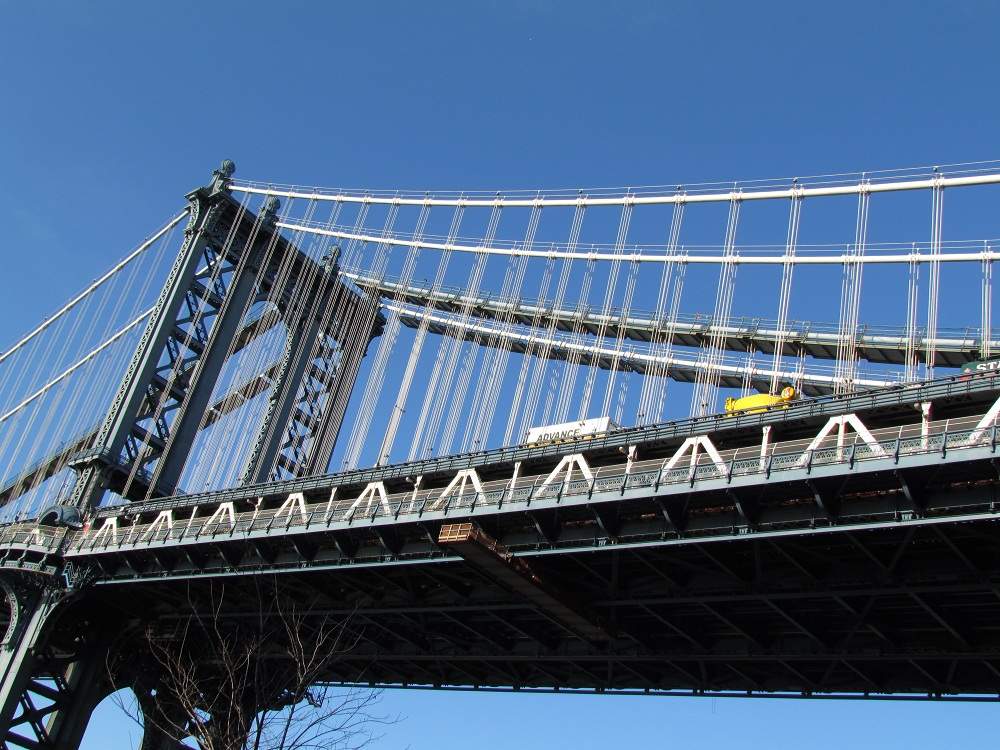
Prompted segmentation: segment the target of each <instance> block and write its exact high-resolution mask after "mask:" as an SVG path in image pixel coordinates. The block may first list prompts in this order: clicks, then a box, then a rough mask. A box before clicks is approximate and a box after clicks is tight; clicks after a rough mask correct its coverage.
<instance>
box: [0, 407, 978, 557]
mask: <svg viewBox="0 0 1000 750" xmlns="http://www.w3.org/2000/svg"><path fill="white" fill-rule="evenodd" d="M981 419H982V417H981V416H970V417H963V418H958V419H950V420H940V421H936V422H930V423H928V424H927V425H926V426H923V427H922V426H921V425H920V424H910V425H904V426H901V427H889V428H883V429H878V430H873V431H872V432H871V433H868V434H867V435H865V436H862V435H861V434H859V433H848V432H840V431H838V430H833V431H831V433H830V434H829V435H828V436H826V437H824V438H823V439H821V440H820V439H813V440H793V441H784V442H776V443H774V444H773V445H771V446H768V447H767V449H766V450H764V451H762V450H761V449H760V447H759V446H754V447H743V448H737V449H730V450H724V451H718V452H716V453H715V455H714V456H713V455H712V454H711V452H710V451H708V450H700V451H699V450H695V451H689V452H687V453H685V454H680V455H678V456H674V457H671V458H667V459H659V458H658V459H655V460H642V461H633V462H631V463H621V464H615V465H612V466H603V467H599V468H595V469H594V470H593V471H592V472H589V473H590V474H591V476H589V477H587V476H584V473H583V472H582V471H581V470H580V469H579V468H578V469H577V470H576V471H573V472H572V473H570V472H566V473H563V474H561V475H559V476H552V475H541V474H539V475H529V476H524V477H520V478H518V479H516V480H515V481H511V480H498V481H492V482H486V483H483V484H481V485H480V486H481V488H482V491H478V490H472V489H469V491H467V492H454V491H444V490H442V489H441V488H437V489H430V490H419V489H418V490H415V491H414V490H410V491H407V492H400V493H392V494H386V495H384V496H383V495H381V494H380V493H379V492H378V491H375V490H373V489H372V488H369V490H368V491H366V492H364V493H362V494H361V495H359V496H358V497H346V498H337V497H336V496H333V497H330V498H329V499H328V500H327V501H325V502H311V503H307V502H305V500H304V499H303V500H301V501H298V500H295V501H294V502H293V500H292V499H291V498H290V500H289V502H287V503H285V504H284V505H283V506H282V507H281V508H277V509H274V508H271V509H261V508H260V507H259V505H258V507H256V508H254V509H252V510H243V511H242V512H240V511H238V509H237V508H236V506H235V505H231V506H229V507H228V508H227V507H225V504H223V505H217V506H214V507H211V506H210V507H207V508H205V509H198V508H195V509H194V510H193V511H192V512H191V514H190V516H189V517H188V518H184V519H180V518H179V519H172V517H171V520H170V521H169V522H168V520H167V518H166V517H164V516H163V514H161V515H160V516H158V517H157V520H155V521H153V522H151V523H142V522H139V518H138V517H136V518H135V519H134V522H133V523H132V524H131V525H127V526H121V527H119V526H118V525H117V519H116V520H115V525H114V527H113V529H112V530H109V529H108V528H104V527H101V528H95V529H91V530H90V531H89V532H88V533H86V534H84V533H80V532H70V538H69V542H70V548H71V549H72V550H75V551H86V550H95V551H96V550H100V549H102V548H120V547H128V546H146V545H151V544H156V543H163V542H167V541H180V540H185V541H199V540H205V539H216V538H227V537H240V536H245V535H249V534H251V533H261V532H264V533H267V532H291V533H295V532H299V531H304V530H307V529H313V528H323V527H330V526H332V525H334V524H337V525H338V526H344V525H347V526H356V525H361V524H364V523H365V522H369V523H370V522H372V521H375V520H377V519H382V520H385V519H387V518H392V519H395V520H399V521H403V520H413V519H415V518H418V517H420V516H422V515H423V514H426V513H432V512H433V513H441V514H444V515H460V514H463V513H469V512H472V511H473V510H475V509H477V508H479V509H482V508H487V507H488V508H495V509H496V510H498V511H499V510H501V509H505V508H506V509H517V508H524V509H528V508H530V507H531V504H532V503H533V502H537V501H541V500H546V501H551V500H553V499H556V500H558V501H563V500H572V499H574V498H575V499H579V498H580V497H581V496H586V497H588V498H590V497H593V496H595V495H603V496H605V498H606V496H607V493H619V494H621V495H625V493H626V492H629V491H633V490H643V489H649V488H654V489H659V488H660V487H668V486H670V485H678V484H686V485H689V486H690V485H694V484H695V483H697V482H701V481H705V480H725V481H727V482H732V481H733V480H734V479H740V478H744V477H754V476H757V477H762V478H763V479H764V480H765V481H766V480H768V479H777V480H780V479H781V478H782V477H783V476H787V474H788V473H789V472H792V471H810V472H811V471H812V470H814V469H818V468H821V467H825V466H834V465H844V464H846V465H851V466H853V465H854V464H855V463H861V462H867V461H873V460H879V459H893V460H896V461H898V460H899V459H900V458H902V457H906V456H914V455H920V454H942V453H947V452H950V451H955V450H958V451H961V450H965V449H969V448H976V447H981V446H983V445H990V444H991V443H993V444H995V442H996V440H997V427H996V424H995V423H994V424H989V425H986V426H985V427H984V426H982V425H981V424H980V422H981ZM547 480H548V481H547ZM470 485H471V481H470V482H469V483H467V486H470ZM108 522H110V519H107V520H106V523H108ZM36 528H37V527H32V526H30V525H23V526H22V527H18V528H14V527H7V528H5V529H3V530H2V534H3V535H0V544H3V543H4V540H5V539H8V538H9V539H11V540H14V539H17V540H19V541H20V542H21V543H29V542H30V543H37V542H36V541H34V540H37V538H38V537H37V535H36V536H34V537H33V536H32V534H33V533H34V532H33V529H36Z"/></svg>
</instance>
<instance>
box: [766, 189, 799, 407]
mask: <svg viewBox="0 0 1000 750" xmlns="http://www.w3.org/2000/svg"><path fill="white" fill-rule="evenodd" d="M797 189H798V190H801V188H800V186H799V184H798V179H795V180H793V181H792V193H793V195H792V199H791V204H790V205H789V209H788V234H787V236H786V238H785V257H786V258H787V259H788V260H786V261H785V262H784V264H783V265H782V267H781V291H780V293H779V294H778V330H777V332H776V334H775V342H774V357H773V359H772V362H773V365H772V368H771V369H772V370H774V373H773V374H772V375H771V393H777V392H778V377H779V376H778V373H780V372H781V357H782V355H783V354H784V348H785V339H786V338H787V337H788V306H789V302H790V300H791V296H792V275H793V273H794V271H795V264H794V263H793V262H792V261H791V259H792V258H793V257H794V256H795V248H796V246H797V245H798V242H799V219H800V217H801V215H802V195H801V192H799V193H798V194H796V192H797Z"/></svg>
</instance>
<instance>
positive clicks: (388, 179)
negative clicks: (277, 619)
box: [0, 0, 1000, 750]
mask: <svg viewBox="0 0 1000 750" xmlns="http://www.w3.org/2000/svg"><path fill="white" fill-rule="evenodd" d="M0 14H2V16H0V17H2V18H3V23H2V24H0V69H2V71H3V74H2V75H0V103H2V106H0V225H2V226H3V228H4V229H3V232H2V234H0V253H2V257H3V260H4V261H5V262H4V271H5V277H4V283H3V290H4V294H3V295H0V342H6V341H11V340H12V339H13V338H14V337H15V336H16V335H17V333H19V332H21V331H23V330H25V329H26V328H27V327H28V326H29V325H30V324H32V323H34V322H36V321H37V320H38V319H39V318H40V317H41V316H42V315H44V314H46V313H48V312H51V311H52V310H53V309H54V308H55V307H56V306H57V303H58V302H59V301H60V300H63V299H65V298H66V297H67V296H68V295H69V294H71V293H72V292H73V291H75V290H77V289H79V288H80V287H81V286H82V285H83V283H84V282H85V281H87V280H89V279H90V278H92V277H93V276H94V275H96V273H97V272H98V269H101V268H104V267H106V266H107V265H108V264H109V263H110V261H111V260H112V259H115V258H118V257H120V256H121V255H122V254H123V253H124V252H125V250H126V249H127V248H128V247H130V246H131V245H133V244H134V243H135V241H136V240H138V239H139V238H141V237H142V236H144V235H145V234H146V233H147V232H148V231H149V230H151V229H152V228H153V227H154V226H156V225H157V224H158V223H159V222H161V221H162V220H163V219H164V218H165V217H166V216H167V215H168V213H170V212H171V211H172V210H173V209H174V208H175V207H177V206H179V205H180V203H181V197H182V195H183V193H184V192H185V191H186V190H188V189H190V188H192V187H194V186H196V185H199V184H202V183H203V182H205V181H206V179H207V177H208V174H209V172H210V171H211V169H212V168H213V167H214V166H215V165H216V164H217V163H218V161H219V160H220V159H222V158H232V159H234V160H235V161H236V162H237V164H238V166H239V175H240V176H243V177H248V178H260V179H268V180H274V181H278V182H295V183H299V184H320V185H347V186H361V187H373V188H378V187H394V188H395V187H410V188H451V187H461V188H476V187H481V188H496V187H538V186H576V185H585V186H594V185H628V184H650V183H674V182H692V181H696V180H706V179H716V178H718V179H734V178H753V177H768V176H776V175H790V174H803V173H809V174H815V173H819V172H826V171H846V170H859V169H875V168H880V167H897V166H906V165H912V164H933V163H946V162H957V161H967V160H978V159H991V158H997V157H1000V146H998V144H997V134H998V132H1000V127H998V125H1000V98H998V97H997V96H996V95H995V90H996V81H997V79H998V75H997V74H998V68H1000V63H998V58H997V54H996V39H995V36H996V29H997V27H998V22H1000V4H997V3H975V2H964V3H934V4H931V3H912V2H905V3H904V2H898V3H884V4H883V3H871V2H861V3H848V2H840V3H828V4H825V5H823V6H822V7H820V6H818V5H815V4H810V3H801V2H800V3H787V4H777V3H775V4H762V3H725V4H724V3H713V2H700V3H694V2H692V3H681V2H677V3H670V4H668V3H658V2H639V1H636V2H632V3H628V4H625V3H620V4H611V3H591V2H581V1H577V2H566V3H559V2H544V1H542V0H539V1H537V2H530V1H529V0H506V1H505V2H479V3H468V2H464V3H463V2H454V3H444V2H419V3H418V2H398V3H392V2H386V3H379V4H375V3H354V4H346V3H338V4H334V3H320V2H315V3H304V2H268V3H256V2H241V3H236V2H213V3H206V2H179V1H177V2H172V3H159V4H142V3H127V2H91V3H81V2H73V3H70V2H65V3H60V2H49V3H44V4H42V3H37V4H31V3H26V2H23V0H21V1H12V0H0ZM959 234H961V233H959ZM385 707H386V710H387V711H389V712H390V713H400V714H403V715H404V716H407V717H408V718H406V719H405V720H404V721H403V722H402V723H401V724H399V725H397V726H396V727H393V728H391V729H390V730H389V732H388V734H387V736H386V738H385V739H384V740H383V741H382V742H381V743H380V744H379V747H385V748H401V747H412V748H430V747H433V748H435V749H436V750H442V749H443V748H451V747H455V748H457V747H466V746H468V744H469V743H470V742H478V743H487V744H489V745H493V744H498V743H500V742H503V743H504V744H505V745H512V744H517V743H520V744H522V745H523V746H528V747H540V746H554V745H556V744H559V745H571V746H577V747H597V746H601V747H606V746H608V745H611V744H615V745H621V744H623V743H628V744H629V745H633V744H634V745H641V744H650V743H655V744H666V743H678V744H680V743H683V744H684V745H685V746H686V747H695V748H697V747H719V746H723V745H733V744H737V743H738V745H739V747H741V748H758V747H759V748H765V747H766V748H780V747H789V748H792V747H794V748H798V747H801V746H803V745H808V746H810V747H821V748H825V747H830V748H834V747H836V748H840V747H844V746H851V747H869V746H870V747H896V746H903V745H907V746H909V747H911V748H923V747H928V748H931V747H933V748H947V747H957V746H969V745H973V744H980V743H985V742H988V741H990V740H992V739H993V735H994V732H993V731H992V727H993V724H994V719H995V716H996V708H995V707H992V706H959V705H925V704H886V703H873V704H863V703H855V702H850V703H831V702H817V703H806V702H800V701H792V702H771V701H748V702H737V701H721V700H720V701H716V702H712V701H710V700H703V701H692V700H658V699H626V698H596V697H595V698H581V697H571V698H567V697H540V696H517V695H514V696H495V695H458V694H431V693H419V694H413V693H401V692H392V693H390V694H388V695H387V696H386V698H385ZM128 743H129V741H128V727H127V724H126V723H125V721H124V720H123V719H120V718H118V717H117V716H115V715H114V710H113V709H112V710H110V711H105V710H102V712H101V714H100V716H99V718H98V720H97V722H96V723H95V726H94V727H93V729H92V731H91V733H90V734H89V735H88V739H87V743H86V747H88V748H90V750H96V749H97V748H114V747H129V746H130V745H129V744H128Z"/></svg>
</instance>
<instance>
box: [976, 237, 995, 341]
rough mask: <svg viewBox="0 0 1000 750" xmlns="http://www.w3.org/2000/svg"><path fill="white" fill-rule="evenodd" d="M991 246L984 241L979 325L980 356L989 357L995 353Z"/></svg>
mask: <svg viewBox="0 0 1000 750" xmlns="http://www.w3.org/2000/svg"><path fill="white" fill-rule="evenodd" d="M989 254H990V247H989V245H987V244H986V243H985V242H984V243H983V274H982V306H981V310H980V321H981V322H980V325H979V356H980V357H982V358H983V359H989V358H990V357H991V356H992V355H993V261H991V260H990V259H989Z"/></svg>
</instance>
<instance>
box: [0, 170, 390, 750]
mask: <svg viewBox="0 0 1000 750" xmlns="http://www.w3.org/2000/svg"><path fill="white" fill-rule="evenodd" d="M234 171H235V165H234V163H233V162H232V161H229V160H226V161H224V162H223V163H222V164H221V166H220V167H219V168H218V169H216V170H215V171H214V173H213V175H212V181H211V182H210V183H209V184H208V185H207V186H205V187H201V188H198V189H196V190H193V191H192V192H190V193H188V195H187V196H186V198H187V202H188V211H189V220H188V223H187V226H186V228H185V230H184V241H183V243H182V245H181V248H180V250H179V252H178V254H177V256H176V259H175V261H174V263H173V265H172V267H171V269H170V272H169V275H168V277H167V279H166V282H165V284H164V286H163V289H162V292H161V293H160V295H159V298H158V300H157V302H156V305H155V307H154V309H153V312H152V314H151V315H150V316H149V319H148V323H147V325H146V327H145V330H144V332H143V335H142V337H141V339H140V341H139V344H138V346H137V347H136V351H135V354H134V356H133V358H132V360H131V363H130V364H129V366H128V369H127V370H126V372H125V374H124V376H123V378H122V380H121V383H120V385H119V387H118V390H117V394H116V396H115V398H114V400H113V402H112V404H111V406H110V408H109V409H108V411H107V414H106V416H105V418H104V421H103V423H102V425H101V427H100V430H99V433H98V436H97V439H96V441H95V442H94V444H93V446H92V448H90V449H88V450H87V451H86V452H84V453H81V454H78V455H76V456H74V457H73V458H72V459H71V461H70V466H71V467H72V468H73V469H74V470H75V471H76V475H77V476H76V481H75V484H74V485H73V487H72V491H71V493H70V494H69V495H68V496H67V497H66V498H65V499H64V500H63V503H62V504H63V506H68V507H63V508H61V509H60V508H56V509H53V511H52V512H55V513H57V514H59V515H60V516H61V517H63V518H75V517H77V516H78V515H87V514H89V513H91V512H92V511H93V510H94V509H95V508H97V507H98V506H99V505H101V504H103V503H104V502H106V501H107V499H108V493H114V494H113V495H112V497H114V495H117V496H118V497H119V498H122V499H124V500H125V501H131V500H138V499H144V498H149V497H168V496H171V495H174V494H176V492H177V491H178V481H179V479H180V478H181V472H182V471H183V469H184V466H185V462H186V461H187V460H188V458H189V457H190V455H191V451H192V446H193V444H194V441H195V437H196V435H197V433H198V431H199V430H200V429H202V428H203V427H204V426H205V417H204V415H205V414H206V412H208V411H210V407H211V406H212V396H213V391H214V390H215V389H216V386H217V384H218V383H219V381H220V374H221V373H222V372H223V368H224V366H225V364H226V362H227V360H228V359H229V358H230V357H231V356H232V355H233V353H234V342H238V343H241V344H243V345H245V344H246V343H247V342H248V341H250V340H252V339H253V338H254V337H256V336H260V335H262V334H263V333H265V332H267V331H268V330H270V329H273V328H274V327H275V326H278V325H281V326H283V327H284V330H285V334H286V340H285V348H284V355H283V357H282V359H281V361H280V363H279V366H278V367H277V370H276V372H275V373H274V375H273V376H272V378H271V382H270V386H271V395H270V398H269V401H268V405H267V409H266V413H265V416H264V418H263V420H262V422H261V423H260V424H259V426H258V427H257V429H256V434H253V435H246V436H244V439H245V440H246V441H247V442H248V443H250V444H251V445H252V446H253V449H252V451H251V454H250V458H249V459H248V462H247V464H246V466H245V468H244V470H243V472H242V476H243V481H244V483H247V484H250V483H255V482H261V481H267V480H271V479H291V478H295V477H300V476H304V475H307V474H313V473H320V472H322V471H324V470H325V468H326V463H327V462H328V461H329V458H330V451H331V450H332V446H333V443H334V442H335V440H336V438H337V434H338V432H339V430H340V426H341V421H342V420H343V417H344V410H345V408H346V405H347V397H348V396H349V395H350V392H351V389H352V388H353V386H354V380H355V378H356V376H357V373H358V370H359V367H360V363H361V360H362V358H363V357H364V355H365V351H366V349H367V346H368V343H369V341H370V340H371V339H372V337H374V336H377V335H378V334H379V332H380V330H381V326H382V324H383V322H384V321H383V319H382V317H381V315H380V314H379V311H378V298H377V297H376V296H374V295H372V294H370V293H368V292H365V291H358V290H357V289H355V288H349V287H347V286H346V285H345V284H344V283H343V282H342V281H341V280H340V278H339V273H338V257H337V256H338V252H339V251H338V250H337V249H336V248H334V250H333V251H332V252H330V253H329V254H328V255H327V256H326V257H324V258H322V259H320V260H319V261H317V260H315V259H312V258H310V256H309V255H308V254H307V253H305V252H302V251H301V250H300V249H299V248H298V247H297V246H295V245H294V244H293V243H292V242H290V241H289V240H287V239H286V238H285V237H283V236H281V234H280V232H279V231H278V229H277V228H276V227H275V220H276V216H277V212H278V210H279V209H280V204H279V201H278V199H277V198H273V197H272V198H270V199H268V200H267V201H265V203H264V205H263V208H262V210H261V211H259V213H257V214H254V212H252V211H251V210H249V209H248V208H247V207H246V205H245V204H241V203H239V202H238V201H236V200H234V199H233V197H232V195H231V193H230V190H229V185H230V178H231V177H232V175H233V173H234ZM279 277H280V278H279ZM278 284H282V285H283V286H282V288H281V291H280V294H281V296H280V298H279V300H278V303H277V309H276V310H269V311H267V312H265V313H264V314H262V315H260V316H259V317H254V316H252V315H249V314H248V313H249V311H250V310H251V308H252V306H253V304H254V302H255V301H259V300H261V299H263V298H265V297H266V296H267V295H268V294H269V293H270V292H272V291H273V290H274V289H275V288H277V286H276V285H278ZM271 296H272V298H273V295H271ZM331 308H332V309H335V310H336V311H337V314H335V315H333V316H331V315H330V314H329V312H330V310H331ZM248 387H252V386H248ZM254 395H259V393H257V392H254V391H252V390H251V391H250V392H248V393H243V394H241V393H239V392H237V393H235V394H234V393H232V392H230V393H229V394H228V398H229V400H230V401H233V403H232V404H229V407H230V408H239V406H240V405H241V404H243V403H245V402H246V401H247V400H249V398H251V397H253V396H254ZM217 406H218V405H217ZM225 406H226V405H225V404H223V407H225ZM65 580H66V581H67V582H68V580H69V575H68V572H67V575H66V577H65ZM51 581H52V579H51V578H47V577H45V576H34V577H32V576H30V575H28V576H23V575H18V576H17V577H16V578H9V579H7V578H0V587H2V589H3V592H4V595H5V598H6V601H7V606H8V608H9V613H10V616H9V620H8V623H7V630H6V634H5V635H4V638H3V642H2V645H0V728H2V730H3V735H2V736H0V748H8V747H24V748H60V749H61V750H62V749H70V748H75V747H77V745H78V744H79V742H80V739H81V737H82V735H83V732H84V730H85V728H86V725H87V721H88V720H89V718H90V714H91V712H92V710H93V709H94V708H95V707H96V705H97V704H98V703H99V702H100V700H102V699H103V698H104V697H105V696H106V695H108V694H109V693H110V692H113V691H114V690H115V689H116V688H117V687H118V686H116V685H113V684H111V683H110V682H109V678H108V675H107V668H106V661H107V658H108V655H109V653H110V652H109V649H110V648H111V637H112V636H111V634H112V633H113V632H114V631H115V630H116V629H117V626H116V625H115V624H114V623H111V622H107V621H105V622H101V619H102V618H101V615H100V613H98V612H94V611H89V610H86V608H84V609H81V608H80V607H79V606H77V605H76V603H75V602H74V597H73V596H72V595H71V594H70V592H69V589H68V587H63V586H58V585H54V584H52V583H51ZM140 704H141V705H143V706H144V707H146V708H149V707H151V706H152V705H153V703H151V702H150V701H148V700H147V701H145V703H144V702H143V699H142V696H140ZM175 746H177V745H176V743H175V742H173V741H172V740H170V739H169V738H165V737H153V734H152V733H149V734H148V735H147V737H146V739H145V740H144V742H143V747H144V748H153V747H157V748H165V747H175Z"/></svg>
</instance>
